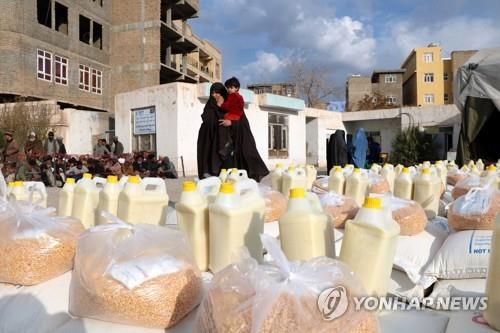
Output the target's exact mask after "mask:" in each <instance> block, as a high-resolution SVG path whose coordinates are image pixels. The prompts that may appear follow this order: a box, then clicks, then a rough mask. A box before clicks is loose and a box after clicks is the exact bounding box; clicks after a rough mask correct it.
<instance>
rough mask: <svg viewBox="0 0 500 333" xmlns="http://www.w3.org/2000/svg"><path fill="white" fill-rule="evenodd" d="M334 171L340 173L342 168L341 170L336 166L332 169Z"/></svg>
mask: <svg viewBox="0 0 500 333" xmlns="http://www.w3.org/2000/svg"><path fill="white" fill-rule="evenodd" d="M334 170H335V172H342V168H341V167H339V166H336V167H335V168H334Z"/></svg>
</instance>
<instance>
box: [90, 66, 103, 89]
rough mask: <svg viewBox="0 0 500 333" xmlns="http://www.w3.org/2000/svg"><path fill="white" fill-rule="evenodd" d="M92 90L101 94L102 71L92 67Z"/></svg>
mask: <svg viewBox="0 0 500 333" xmlns="http://www.w3.org/2000/svg"><path fill="white" fill-rule="evenodd" d="M92 92H93V93H94V94H98V95H102V71H100V70H97V69H95V68H92Z"/></svg>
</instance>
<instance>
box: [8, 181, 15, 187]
mask: <svg viewBox="0 0 500 333" xmlns="http://www.w3.org/2000/svg"><path fill="white" fill-rule="evenodd" d="M7 185H8V186H9V187H14V186H16V182H9V184H7Z"/></svg>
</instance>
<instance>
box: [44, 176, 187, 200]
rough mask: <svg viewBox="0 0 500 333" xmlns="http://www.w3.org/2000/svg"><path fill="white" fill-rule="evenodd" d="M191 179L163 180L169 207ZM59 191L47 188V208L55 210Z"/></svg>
mask: <svg viewBox="0 0 500 333" xmlns="http://www.w3.org/2000/svg"><path fill="white" fill-rule="evenodd" d="M193 179H194V177H187V178H179V179H166V180H165V183H166V185H167V193H168V196H169V198H170V206H172V207H173V205H174V204H175V203H176V202H177V201H179V198H180V196H181V192H182V182H184V181H185V180H193ZM60 190H61V189H60V188H55V187H48V188H47V195H48V198H47V206H49V207H56V208H57V201H58V193H59V191H60Z"/></svg>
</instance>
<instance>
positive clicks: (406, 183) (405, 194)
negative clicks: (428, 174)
mask: <svg viewBox="0 0 500 333" xmlns="http://www.w3.org/2000/svg"><path fill="white" fill-rule="evenodd" d="M394 196H395V197H398V198H401V199H406V200H411V199H412V198H413V179H412V177H411V174H410V169H409V168H404V169H403V172H401V174H400V175H399V176H398V177H397V178H396V180H395V181H394Z"/></svg>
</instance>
